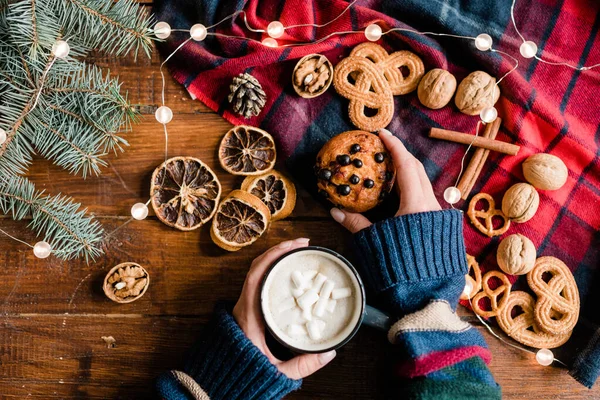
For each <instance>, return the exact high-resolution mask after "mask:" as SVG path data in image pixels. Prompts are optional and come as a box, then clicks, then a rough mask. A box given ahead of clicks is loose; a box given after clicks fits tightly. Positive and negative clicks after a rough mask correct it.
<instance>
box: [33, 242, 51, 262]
mask: <svg viewBox="0 0 600 400" xmlns="http://www.w3.org/2000/svg"><path fill="white" fill-rule="evenodd" d="M50 253H52V246H50V243H48V242H44V241H41V242H37V243H36V244H35V245H34V246H33V254H34V255H35V256H36V257H37V258H47V257H48V256H49V255H50Z"/></svg>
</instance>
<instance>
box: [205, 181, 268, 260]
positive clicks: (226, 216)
mask: <svg viewBox="0 0 600 400" xmlns="http://www.w3.org/2000/svg"><path fill="white" fill-rule="evenodd" d="M270 222H271V212H270V211H269V208H268V207H267V206H266V205H264V203H263V202H262V201H261V200H260V199H259V198H258V197H256V196H253V195H251V194H250V193H248V192H244V191H243V190H234V191H232V192H231V193H229V196H227V197H225V198H224V199H223V201H222V202H221V204H219V207H218V209H217V215H215V218H214V219H213V222H212V227H211V230H210V237H211V238H212V240H213V242H215V244H216V245H217V246H219V247H221V248H223V249H225V250H227V251H238V250H239V249H241V248H242V247H245V246H248V245H251V244H252V243H254V242H255V241H256V240H257V239H258V238H259V237H260V236H261V235H262V234H263V233H265V232H266V231H267V228H268V227H269V223H270Z"/></svg>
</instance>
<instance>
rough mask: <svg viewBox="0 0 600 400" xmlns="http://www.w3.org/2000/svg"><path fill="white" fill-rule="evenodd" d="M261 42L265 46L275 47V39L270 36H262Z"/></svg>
mask: <svg viewBox="0 0 600 400" xmlns="http://www.w3.org/2000/svg"><path fill="white" fill-rule="evenodd" d="M261 43H262V44H264V45H265V46H267V47H277V40H275V39H273V38H270V37H268V38H264V39H263V41H262V42H261Z"/></svg>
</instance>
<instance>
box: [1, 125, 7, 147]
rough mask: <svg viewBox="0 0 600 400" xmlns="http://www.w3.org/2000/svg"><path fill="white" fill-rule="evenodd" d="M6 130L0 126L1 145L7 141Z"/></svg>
mask: <svg viewBox="0 0 600 400" xmlns="http://www.w3.org/2000/svg"><path fill="white" fill-rule="evenodd" d="M6 138H7V135H6V131H5V130H4V129H2V128H0V146H1V145H3V144H4V142H6Z"/></svg>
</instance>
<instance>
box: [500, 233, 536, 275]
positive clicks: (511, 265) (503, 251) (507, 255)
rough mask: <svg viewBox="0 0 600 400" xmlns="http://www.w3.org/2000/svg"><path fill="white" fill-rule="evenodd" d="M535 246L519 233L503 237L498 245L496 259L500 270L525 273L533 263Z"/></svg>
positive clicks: (512, 273)
mask: <svg viewBox="0 0 600 400" xmlns="http://www.w3.org/2000/svg"><path fill="white" fill-rule="evenodd" d="M535 258H536V250H535V246H534V245H533V243H532V242H531V240H529V238H527V237H526V236H523V235H521V234H518V233H517V234H515V235H510V236H507V237H505V238H504V239H503V240H502V241H501V242H500V245H499V246H498V251H497V253H496V260H497V261H498V266H499V267H500V269H501V270H502V271H504V272H505V273H507V274H510V275H525V274H526V273H528V272H529V271H531V270H532V269H533V266H534V265H535Z"/></svg>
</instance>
